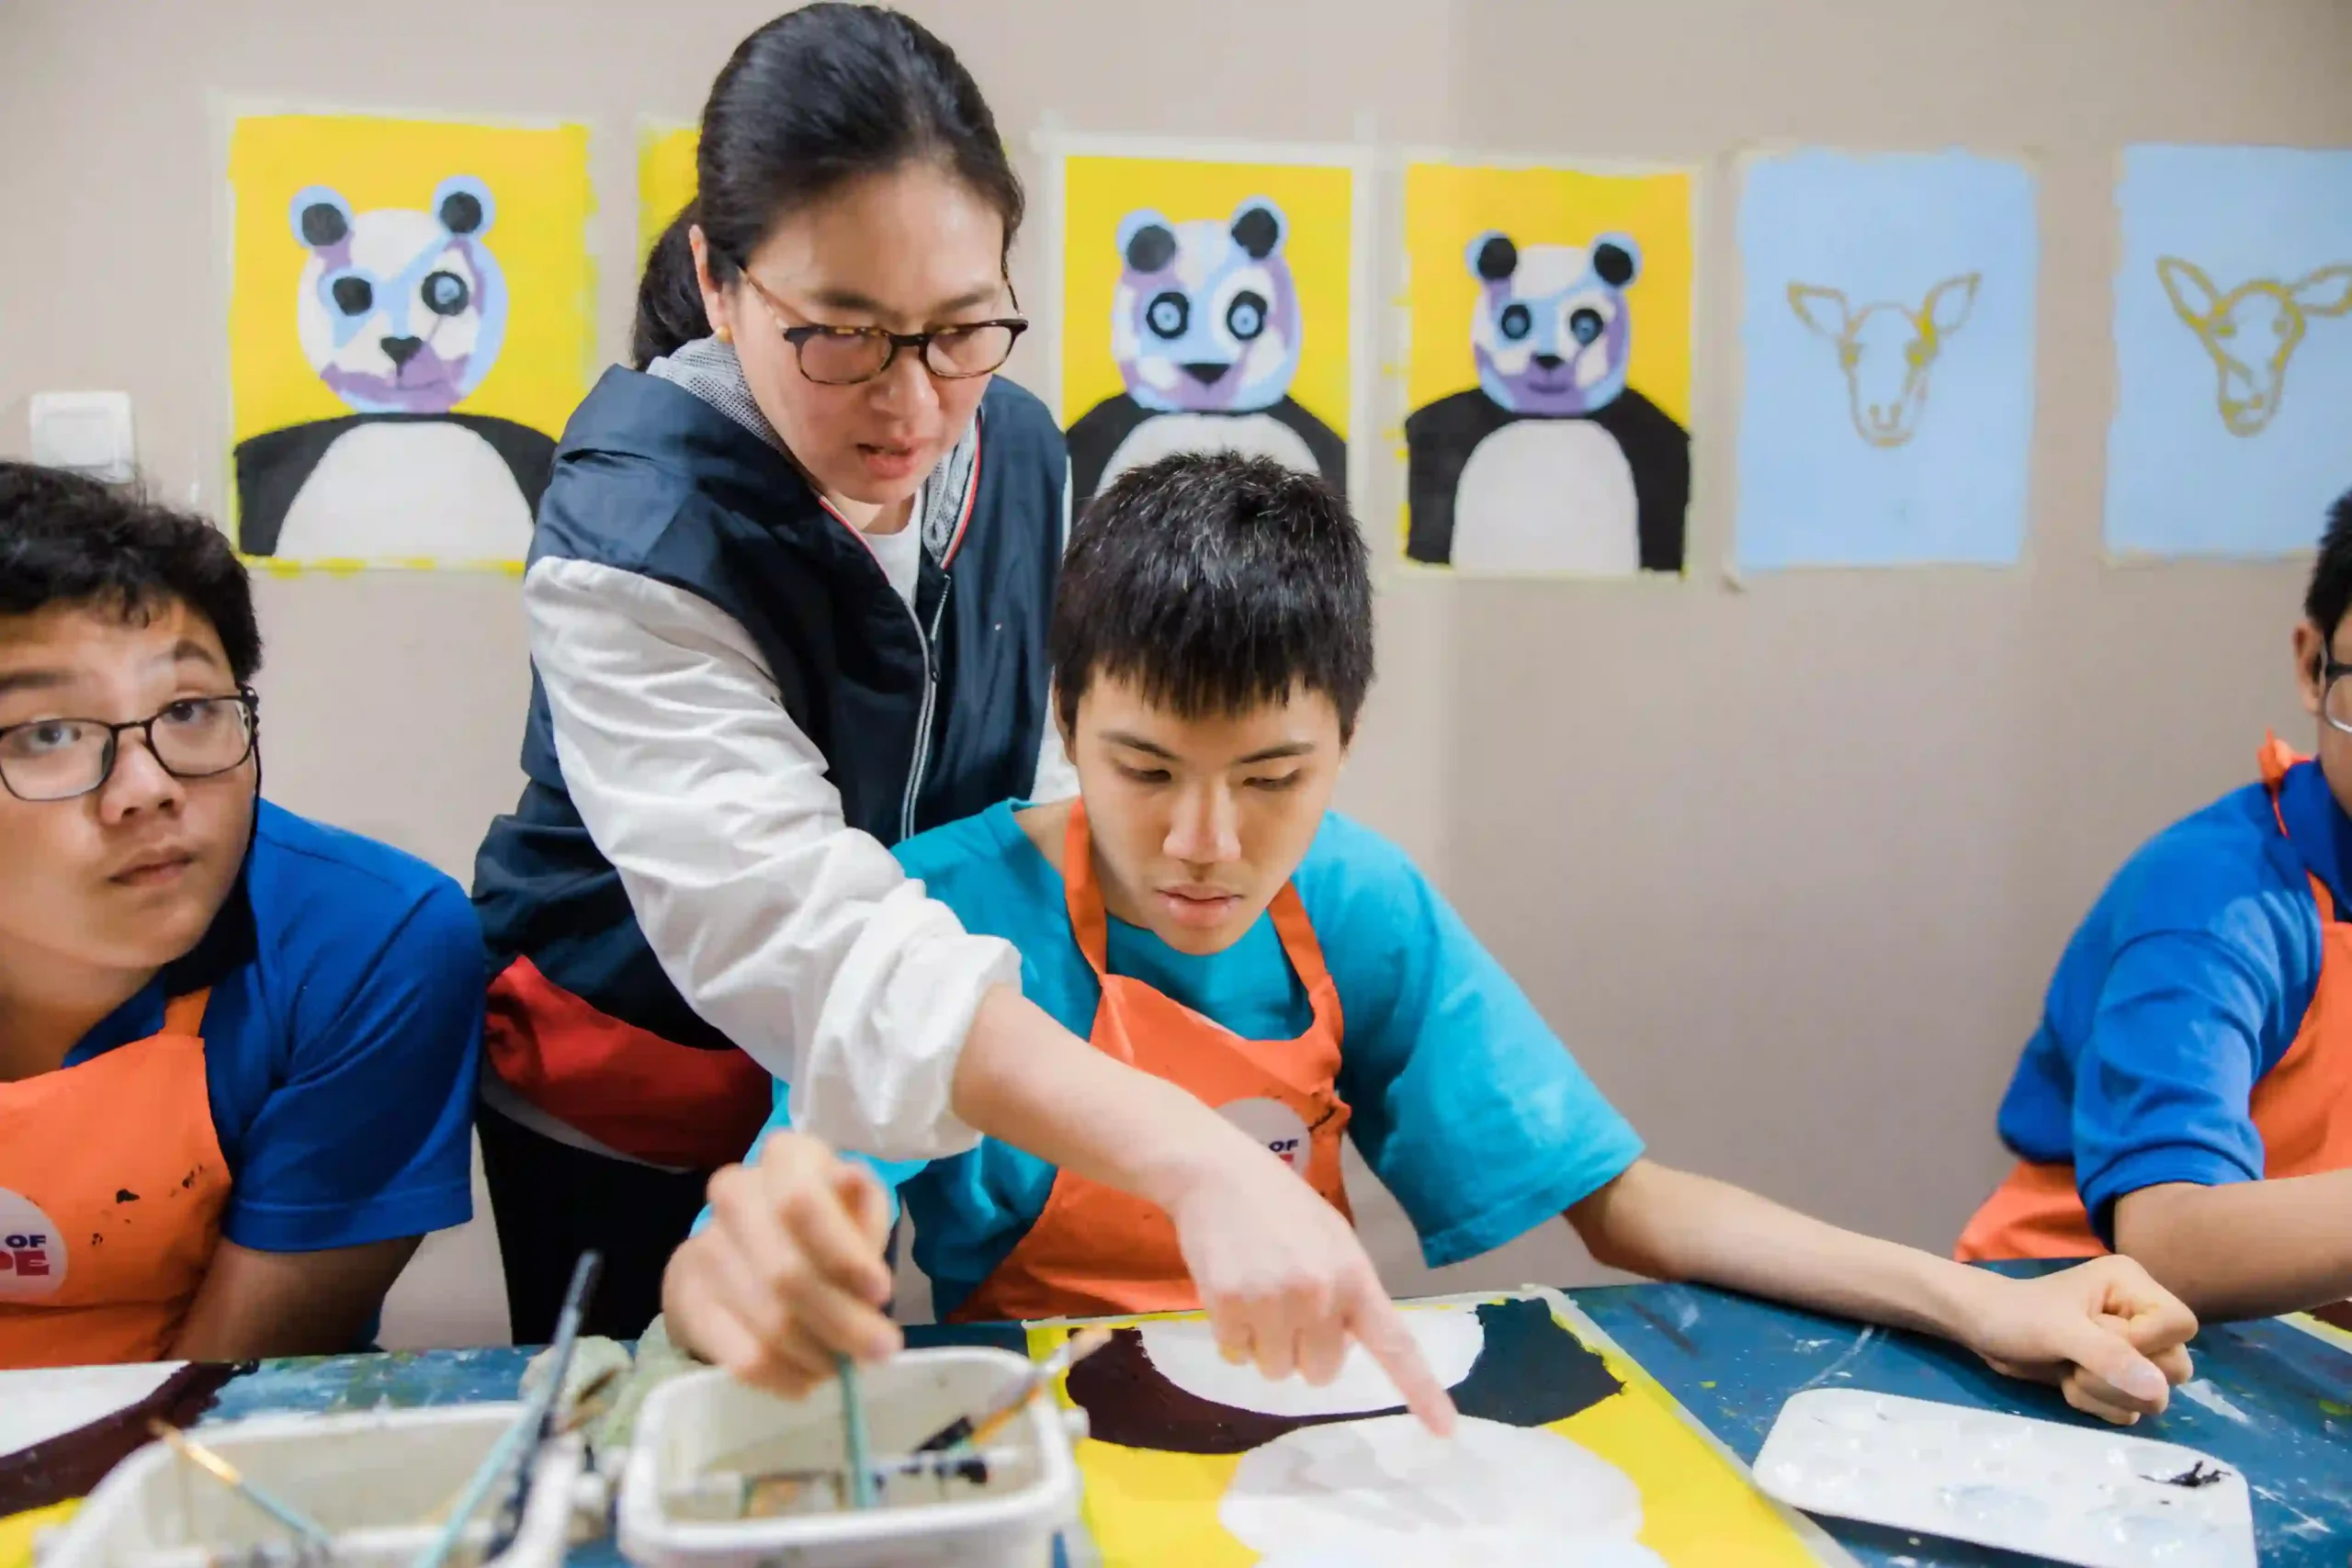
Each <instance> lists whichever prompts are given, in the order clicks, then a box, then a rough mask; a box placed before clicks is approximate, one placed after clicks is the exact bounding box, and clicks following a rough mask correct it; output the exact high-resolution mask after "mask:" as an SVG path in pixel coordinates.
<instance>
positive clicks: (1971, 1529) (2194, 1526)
mask: <svg viewBox="0 0 2352 1568" xmlns="http://www.w3.org/2000/svg"><path fill="white" fill-rule="evenodd" d="M1754 1468H1755V1475H1756V1483H1757V1485H1758V1486H1759V1487H1760V1488H1762V1490H1763V1491H1764V1492H1765V1493H1766V1494H1767V1495H1770V1496H1772V1497H1776V1498H1778V1499H1779V1500H1781V1502H1783V1503H1786V1504H1788V1505H1790V1506H1792V1507H1797V1508H1803V1509H1804V1510H1806V1511H1807V1512H1809V1513H1815V1514H1828V1515H1832V1516H1835V1517H1838V1518H1845V1519H1858V1520H1860V1521H1861V1522H1863V1523H1866V1524H1874V1525H1883V1526H1887V1527H1889V1528H1891V1529H1900V1530H1908V1531H1911V1532H1912V1533H1914V1534H1918V1535H1935V1536H1942V1537H1945V1538H1947V1539H1949V1540H1966V1541H1974V1542H1976V1543H1977V1544H1979V1545H1983V1546H1992V1547H1999V1548H2002V1549H2004V1550H2007V1551H2021V1552H2025V1553H2028V1554H2030V1555H2032V1556H2037V1557H2043V1558H2048V1559H2051V1560H2052V1561H2054V1562H2071V1563H2076V1564H2079V1565H2080V1568H2148V1565H2150V1564H2155V1563H2161V1564H2164V1565H2165V1568H2255V1550H2254V1513H2253V1506H2252V1504H2251V1503H2250V1501H2249V1500H2248V1497H2247V1492H2246V1483H2245V1476H2243V1475H2241V1474H2239V1473H2238V1472H2237V1471H2236V1470H2235V1469H2234V1468H2233V1467H2231V1466H2228V1465H2223V1464H2221V1463H2218V1462H2217V1461H2214V1460H2213V1459H2212V1458H2211V1456H2209V1455H2206V1454H2201V1453H2199V1452H2197V1451H2196V1450H2193V1449H2185V1448H2181V1447H2179V1446H2178V1445H2177V1444H2173V1443H2159V1442H2152V1441H2150V1440H2148V1439H2147V1438H2132V1437H2127V1436H2125V1435H2124V1434H2123V1433H2121V1432H2120V1431H2117V1432H2098V1431H2090V1430H2086V1429H2085V1428H2082V1427H2064V1426H2061V1425H2059V1424H2058V1423H2056V1422H2054V1421H2036V1420H2032V1419H2030V1418H2028V1417H2026V1416H2007V1415H2003V1414H2000V1413H1999V1412H1996V1411H1989V1410H1969V1409H1964V1408H1962V1407H1961V1406H1958V1405H1951V1404H1936V1403H1934V1402H1932V1401H1929V1400H1924V1399H1903V1398H1898V1397H1896V1396H1894V1395H1893V1394H1882V1393H1865V1392H1863V1391H1862V1390H1860V1389H1815V1390H1813V1391H1811V1392H1808V1393H1800V1394H1797V1395H1795V1396H1793V1397H1792V1398H1791V1399H1790V1401H1789V1402H1788V1403H1787V1404H1785V1405H1783V1406H1781V1415H1780V1419H1779V1420H1778V1421H1776V1422H1775V1423H1774V1424H1773V1427H1772V1433H1771V1436H1770V1437H1769V1438H1766V1439H1765V1441H1764V1448H1763V1451H1762V1452H1760V1453H1758V1455H1757V1456H1756V1464H1755V1467H1754Z"/></svg>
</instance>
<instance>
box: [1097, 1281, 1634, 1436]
mask: <svg viewBox="0 0 2352 1568" xmlns="http://www.w3.org/2000/svg"><path fill="white" fill-rule="evenodd" d="M1478 1321H1479V1325H1480V1326H1481V1327H1482V1328H1483V1329H1484V1330H1485V1333H1486V1344H1485V1346H1484V1348H1481V1349H1480V1351H1479V1353H1478V1359H1477V1361H1476V1363H1475V1364H1474V1365H1473V1366H1472V1367H1471V1369H1470V1375H1469V1376H1468V1377H1466V1378H1464V1379H1463V1380H1462V1382H1459V1383H1456V1384H1455V1385H1454V1386H1453V1403H1454V1407H1455V1408H1456V1409H1457V1410H1459V1411H1460V1412H1461V1413H1462V1414H1463V1415H1464V1416H1472V1417H1476V1418H1478V1419H1481V1420H1487V1421H1498V1422H1501V1423H1502V1424H1504V1425H1505V1426H1510V1427H1548V1426H1550V1425H1551V1424H1552V1423H1553V1422H1555V1421H1564V1420H1566V1419H1567V1418H1568V1417H1569V1416H1574V1415H1576V1414H1577V1413H1578V1412H1579V1411H1583V1410H1589V1409H1590V1408H1591V1407H1592V1406H1594V1405H1596V1404H1600V1402H1601V1401H1602V1400H1604V1399H1608V1398H1610V1397H1611V1395H1614V1394H1617V1393H1623V1390H1624V1386H1625V1385H1624V1384H1623V1383H1622V1382H1618V1381H1617V1379H1616V1377H1615V1376H1614V1375H1613V1374H1611V1371H1609V1367H1608V1364H1607V1363H1606V1362H1604V1361H1603V1360H1602V1359H1600V1356H1598V1355H1597V1354H1595V1353H1594V1352H1592V1351H1591V1350H1589V1349H1587V1348H1585V1347H1584V1344H1583V1343H1582V1341H1580V1340H1578V1339H1577V1337H1576V1336H1575V1335H1574V1334H1572V1333H1570V1332H1569V1331H1568V1330H1567V1329H1566V1328H1565V1327H1563V1326H1562V1325H1560V1324H1559V1323H1557V1322H1555V1320H1554V1318H1553V1316H1552V1308H1551V1306H1550V1304H1549V1303H1546V1302H1544V1301H1541V1300H1526V1301H1510V1302H1489V1303H1486V1304H1484V1305H1482V1306H1480V1307H1479V1308H1478ZM1069 1397H1070V1400H1071V1402H1072V1403H1073V1404H1077V1405H1078V1406H1079V1407H1080V1409H1082V1410H1084V1411H1085V1412H1086V1417H1087V1430H1088V1433H1089V1435H1090V1436H1091V1437H1093V1438H1097V1439H1098V1440H1100V1441H1102V1442H1106V1443H1115V1444H1117V1445H1118V1446H1120V1447H1121V1448H1130V1449H1149V1450H1156V1451H1159V1452H1162V1453H1191V1454H1238V1453H1246V1452H1248V1451H1249V1450H1251V1449H1255V1448H1260V1447H1262V1446H1264V1445H1265V1444H1267V1443H1270V1442H1272V1441H1273V1440H1274V1439H1275V1438H1279V1437H1281V1436H1283V1434H1284V1433H1286V1432H1292V1431H1295V1430H1297V1429H1298V1428H1299V1427H1328V1426H1330V1425H1333V1424H1334V1423H1337V1422H1341V1421H1369V1420H1374V1419H1377V1418H1378V1417H1381V1416H1401V1415H1403V1414H1404V1413H1405V1407H1404V1406H1403V1405H1401V1404H1398V1405H1392V1406H1390V1407H1388V1408H1386V1409H1383V1410H1355V1411H1344V1412H1340V1413H1339V1414H1336V1415H1329V1416H1269V1415H1265V1414H1263V1413H1261V1412H1259V1411H1255V1410H1237V1409H1235V1408H1233V1407H1232V1406H1231V1405H1227V1404H1216V1403H1214V1402H1212V1401H1209V1400H1205V1399H1202V1398H1200V1397H1198V1396H1197V1395H1194V1394H1191V1393H1186V1392H1185V1391H1183V1390H1182V1389H1181V1388H1178V1387H1177V1386H1176V1385H1175V1384H1174V1383H1172V1382H1169V1381H1168V1379H1167V1378H1165V1377H1164V1376H1162V1375H1161V1374H1160V1372H1159V1369H1158V1368H1156V1367H1154V1366H1153V1365H1152V1364H1151V1359H1150V1358H1149V1357H1148V1356H1147V1355H1145V1354H1144V1349H1143V1337H1142V1335H1141V1334H1139V1333H1138V1332H1137V1331H1136V1330H1135V1329H1132V1328H1123V1329H1120V1330H1119V1331H1118V1332H1117V1333H1115V1334H1114V1335H1113V1336H1112V1338H1111V1343H1110V1344H1108V1345H1106V1346H1104V1347H1103V1348H1102V1349H1100V1350H1098V1351H1096V1352H1095V1353H1094V1354H1093V1355H1091V1356H1089V1357H1088V1358H1087V1359H1085V1360H1083V1361H1080V1362H1079V1363H1078V1365H1076V1366H1075V1367H1072V1368H1071V1369H1070V1371H1069Z"/></svg>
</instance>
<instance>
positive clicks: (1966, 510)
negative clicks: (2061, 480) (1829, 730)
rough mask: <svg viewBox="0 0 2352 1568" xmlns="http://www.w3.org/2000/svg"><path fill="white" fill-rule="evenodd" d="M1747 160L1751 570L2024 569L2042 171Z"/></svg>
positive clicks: (1797, 154)
mask: <svg viewBox="0 0 2352 1568" xmlns="http://www.w3.org/2000/svg"><path fill="white" fill-rule="evenodd" d="M1743 175H1744V178H1743V180H1742V183H1741V192H1740V202H1739V220H1738V240H1739V257H1740V267H1741V271H1742V275H1743V282H1742V287H1741V300H1742V306H1741V319H1740V349H1741V360H1742V364H1743V366H1744V373H1745V376H1746V381H1747V385H1746V389H1745V393H1744V400H1743V402H1742V404H1741V408H1740V416H1739V514H1738V544H1737V547H1736V560H1737V562H1738V565H1739V567H1740V569H1741V570H1747V571H1761V570H1773V569H1778V568H1792V567H1902V566H1928V565H1958V566H1993V567H2000V566H2011V565H2014V564H2015V563H2016V562H2017V559H2018V553H2019V551H2020V550H2021V549H2022V547H2023V545H2024V540H2025V528H2026V510H2027V474H2028V468H2029V461H2028V459H2029V449H2030V446H2031V444H2032V439H2033V403H2034V380H2033V347H2034V324H2033V322H2034V277H2035V273H2036V270H2037V266H2038V262H2039V252H2038V248H2037V245H2036V241H2035V227H2034V178H2033V173H2032V171H2031V170H2030V169H2029V168H2027V167H2026V166H2025V165H2024V164H2019V163H2016V162H2012V161H2009V160H2007V159H1999V158H1987V157H1979V156H1976V155H1973V154H1971V153H1968V152H1887V153H1863V154H1854V153H1846V152H1831V151H1826V150H1812V149H1807V150H1800V151H1792V152H1776V153H1769V154H1758V155H1756V156H1753V157H1751V158H1749V159H1747V160H1746V161H1745V167H1744V169H1743Z"/></svg>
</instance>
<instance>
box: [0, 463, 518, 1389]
mask: <svg viewBox="0 0 2352 1568" xmlns="http://www.w3.org/2000/svg"><path fill="white" fill-rule="evenodd" d="M260 662H261V637H260V633H259V632H258V630H257V629H256V628H255V626H254V608H253V597H252V590H251V587H250V585H249V583H248V582H247V580H246V577H245V571H244V568H243V567H242V566H241V565H239V564H238V561H237V558H236V557H235V555H234V554H232V552H231V550H230V547H229V546H228V543H227V542H226V541H225V540H224V539H223V538H222V537H221V536H220V533H219V531H218V530H216V529H215V528H213V527H212V525H210V524H209V523H207V522H205V521H204V520H203V519H202V518H200V517H187V516H182V515H179V514H177V513H171V512H166V511H164V510H161V509H159V508H155V507H151V506H148V505H145V504H143V503H141V502H138V501H136V500H134V499H131V498H130V497H127V496H125V495H122V494H119V493H118V492H116V491H111V490H108V489H107V488H106V487H105V486H102V485H100V484H97V483H96V482H95V481H93V480H90V479H81V478H78V477H75V476H74V475H70V474H64V473H60V472H57V471H55V470H53V469H48V468H35V467H32V466H30V465H28V464H22V463H0V846H5V848H0V1368H6V1367H25V1366H60V1365H68V1364H85V1363H90V1362H107V1361H160V1360H177V1359H196V1360H209V1361H239V1360H244V1359H249V1358H253V1357H256V1356H295V1355H305V1354H315V1353H321V1352H328V1351H343V1350H351V1349H355V1348H358V1347H359V1346H360V1345H362V1344H363V1343H364V1342H365V1341H366V1340H367V1339H368V1337H371V1325H372V1324H373V1322H374V1319H375V1316H376V1314H377V1311H378V1309H379V1307H380V1306H381V1305H382V1303H383V1299H384V1293H385V1292H386V1291H388V1290H389V1289H390V1287H391V1284H392V1281H393V1280H395V1279H396V1278H397V1277H398V1276H399V1274H400V1271H401V1268H402V1267H403V1266H404V1265H405V1264H406V1263H407V1262H408V1259H409V1257H410V1255H411V1254H412V1253H413V1252H414V1251H415V1250H416V1246H417V1243H418V1241H419V1240H420V1239H421V1238H422V1237H423V1236H424V1235H425V1234H426V1233H428V1232H431V1231H435V1230H440V1229H443V1228H445V1227H447V1226H450V1225H457V1224H464V1223H465V1221H466V1220H467V1218H468V1217H469V1215H470V1213H471V1210H472V1200H471V1182H470V1181H469V1169H470V1166H471V1158H472V1140H471V1137H470V1130H471V1126H472V1120H473V1118H472V1111H473V1104H474V1086H475V1082H476V1079H477V1077H478V1076H479V1067H480V1059H479V1053H480V1047H481V1018H482V951H481V931H480V930H479V928H478V927H477V926H476V924H475V921H474V916H473V911H472V910H471V909H470V908H468V906H467V903H466V897H465V894H464V892H463V891H462V890H461V889H460V888H459V887H458V885H457V884H456V883H454V882H452V881H450V880H449V878H447V877H446V876H444V875H442V874H440V873H438V872H436V871H435V870H433V869H432V868H431V867H429V866H426V865H424V864H421V863H418V862H416V861H413V860H411V859H410V858H409V857H407V856H406V855H403V854H401V853H400V852H398V851H395V850H391V849H388V848H386V847H384V846H383V845H381V844H376V843H371V842H369V841H368V840H365V839H362V838H358V837H356V836H355V835H353V834H349V833H341V832H337V831H335V830H334V829H329V828H322V827H320V826H318V825H316V824H314V823H311V822H307V821H304V820H303V819H302V818H300V817H297V816H295V815H294V814H293V813H291V812H288V811H284V810H281V809H279V808H278V807H274V806H271V805H269V804H267V803H266V802H264V801H262V800H261V799H260V789H261V761H260V757H259V755H258V753H257V751H256V749H255V747H256V736H257V728H256V724H255V713H256V707H257V705H256V703H255V700H254V694H253V691H252V688H251V687H250V686H249V685H248V684H247V682H249V681H250V680H251V679H252V678H253V675H254V671H255V669H256V668H257V667H258V666H259V664H260Z"/></svg>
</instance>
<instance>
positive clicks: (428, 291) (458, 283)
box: [417, 272, 472, 316]
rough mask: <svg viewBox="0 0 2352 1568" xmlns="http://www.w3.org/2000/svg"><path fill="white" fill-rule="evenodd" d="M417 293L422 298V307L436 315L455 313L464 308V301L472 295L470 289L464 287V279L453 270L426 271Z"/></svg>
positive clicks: (451, 314) (452, 314)
mask: <svg viewBox="0 0 2352 1568" xmlns="http://www.w3.org/2000/svg"><path fill="white" fill-rule="evenodd" d="M417 294H418V297H419V298H421V299H424V308H425V309H426V310H430V311H432V312H433V313H434V314H435V315H436V316H454V315H456V314H457V313H458V311H460V310H464V309H465V308H466V301H467V300H468V299H470V298H471V297H472V295H471V291H470V290H469V289H468V288H466V280H465V279H464V278H462V277H459V276H458V275H457V274H456V273H454V272H434V273H427V274H426V275H425V278H424V283H423V284H422V285H421V286H420V287H419V288H418V289H417Z"/></svg>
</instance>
